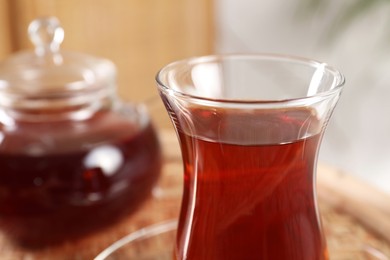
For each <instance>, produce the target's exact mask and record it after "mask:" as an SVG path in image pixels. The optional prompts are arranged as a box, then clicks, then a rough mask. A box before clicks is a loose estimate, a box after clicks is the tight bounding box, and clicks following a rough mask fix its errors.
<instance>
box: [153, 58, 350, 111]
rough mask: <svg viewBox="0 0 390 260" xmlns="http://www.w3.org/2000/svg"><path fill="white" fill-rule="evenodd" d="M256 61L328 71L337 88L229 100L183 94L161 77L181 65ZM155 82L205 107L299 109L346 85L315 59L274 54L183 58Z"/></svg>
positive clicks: (182, 97) (171, 94) (160, 72)
mask: <svg viewBox="0 0 390 260" xmlns="http://www.w3.org/2000/svg"><path fill="white" fill-rule="evenodd" d="M240 59H241V60H245V59H246V60H248V61H249V60H252V61H253V60H257V61H277V62H280V63H282V62H283V63H286V64H288V63H290V64H295V65H299V64H300V65H305V66H307V67H313V68H316V69H317V70H318V69H321V70H322V71H327V72H329V73H330V74H331V75H332V76H333V77H334V79H335V83H334V85H333V86H332V87H331V88H330V89H328V90H325V91H321V92H318V93H316V94H313V95H307V96H301V97H294V98H286V99H229V98H210V97H204V96H201V95H196V94H190V93H186V92H185V91H180V90H177V89H173V88H172V87H170V86H169V85H168V84H167V83H166V82H164V81H163V80H162V75H163V74H164V73H166V72H168V71H169V70H172V69H174V68H176V67H179V66H188V67H190V66H193V65H196V64H204V63H207V62H218V61H223V60H240ZM155 80H156V82H157V87H158V89H159V90H160V91H162V92H163V93H165V94H168V95H170V96H175V97H177V98H180V99H184V100H187V101H192V102H194V103H199V102H201V103H202V104H205V105H213V104H217V103H220V104H223V103H224V104H226V105H228V104H231V105H260V106H263V105H264V106H271V107H273V106H280V105H281V106H297V105H304V104H308V103H315V102H318V101H321V100H324V99H326V98H328V97H330V96H333V95H335V94H337V93H340V92H341V90H342V87H343V86H344V84H345V77H344V75H343V74H342V73H341V72H340V71H339V70H337V69H335V68H334V67H332V66H330V65H328V64H327V63H324V62H320V61H318V60H315V59H309V58H304V57H300V56H293V55H287V54H274V53H250V54H235V53H232V54H214V55H206V56H196V57H191V58H187V59H181V60H177V61H173V62H171V63H168V64H167V65H165V66H164V67H162V68H161V69H160V70H159V71H158V72H157V74H156V76H155Z"/></svg>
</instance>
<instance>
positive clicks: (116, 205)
mask: <svg viewBox="0 0 390 260" xmlns="http://www.w3.org/2000/svg"><path fill="white" fill-rule="evenodd" d="M3 131H4V129H3ZM0 167H1V171H0V227H1V229H2V230H4V231H5V232H6V233H7V235H9V237H12V238H13V239H14V240H16V241H17V242H18V243H21V244H23V245H25V246H43V245H48V244H52V243H56V242H60V241H63V240H69V239H71V238H74V237H77V236H80V235H83V234H85V233H88V232H91V231H95V230H98V229H101V228H102V227H105V226H107V225H109V224H112V223H114V222H115V221H117V220H119V219H121V218H122V217H124V216H126V215H127V214H128V213H131V212H132V211H134V210H135V209H136V208H137V207H138V206H139V205H140V203H141V202H142V201H143V200H145V198H146V197H147V196H148V194H149V193H150V190H151V188H152V185H153V184H154V183H155V182H156V180H157V178H158V176H159V172H160V167H161V157H160V150H159V144H158V140H157V137H156V134H155V131H154V129H153V127H152V126H151V125H150V124H148V125H146V126H145V127H141V126H139V125H135V124H134V123H131V121H126V120H123V119H122V118H121V117H119V116H117V115H115V114H113V113H99V114H97V115H95V116H94V117H93V118H91V119H89V120H85V121H81V122H78V123H75V122H69V121H54V122H51V123H45V124H42V123H34V122H20V123H19V130H18V131H15V132H10V133H8V134H7V138H5V139H4V140H2V146H1V149H0Z"/></svg>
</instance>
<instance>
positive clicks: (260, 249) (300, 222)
mask: <svg viewBox="0 0 390 260" xmlns="http://www.w3.org/2000/svg"><path fill="white" fill-rule="evenodd" d="M217 113H218V115H219V116H218V118H217V116H214V117H213V116H212V114H210V115H208V114H207V113H206V112H205V111H196V112H193V114H192V115H193V118H194V119H195V120H199V121H203V122H210V121H213V122H214V123H210V127H217V125H219V127H220V129H219V131H216V132H218V133H222V135H223V136H218V137H217V136H215V139H218V138H228V137H229V136H230V135H235V134H239V135H240V139H241V140H242V142H246V143H245V144H239V143H221V142H215V141H210V140H202V139H199V138H197V137H193V136H189V135H187V134H185V133H183V132H180V139H181V140H182V142H181V143H182V151H183V158H184V167H185V173H184V180H185V185H184V196H183V204H182V212H181V221H180V226H179V231H178V250H179V255H180V256H182V255H184V253H182V252H181V248H186V254H185V255H186V258H185V259H275V260H278V259H280V260H284V259H291V260H313V259H326V256H325V252H326V246H325V241H324V240H323V237H322V235H321V230H320V226H319V225H318V215H317V214H316V213H317V212H316V205H315V200H314V198H313V196H312V194H314V190H313V182H314V179H313V178H314V175H313V171H314V167H315V164H314V163H315V153H316V150H317V147H318V144H319V138H320V136H319V134H316V135H313V136H308V137H304V138H302V139H299V140H295V141H291V142H287V143H279V142H281V141H282V140H289V139H291V138H292V137H293V136H294V135H296V136H298V135H299V131H300V130H301V129H302V127H303V128H304V127H305V121H304V120H308V119H309V118H310V111H305V110H301V111H299V110H298V111H281V112H280V114H278V113H263V114H256V115H253V116H252V119H255V118H256V120H258V121H259V123H258V125H257V127H253V126H252V127H251V128H249V125H248V124H247V123H245V122H241V120H240V118H242V117H243V115H240V114H234V113H230V114H229V115H228V116H226V115H223V114H222V113H220V112H219V111H218V112H217ZM199 114H201V115H199ZM202 117H203V118H202ZM247 120H249V121H250V120H251V117H249V118H248V116H247ZM273 122H277V124H275V125H273ZM217 123H218V124H217ZM225 125H228V126H225ZM225 127H228V131H227V132H226V131H225V130H226V129H225ZM256 128H257V129H256ZM267 130H268V131H267ZM256 140H257V142H256ZM252 142H253V143H252ZM191 158H196V160H197V161H196V163H197V167H196V168H195V167H193V166H192V165H193V162H192V161H191V160H192V159H191ZM194 186H196V191H195V190H194V189H193V188H192V187H194ZM196 205H202V207H196ZM186 219H187V221H186ZM189 232H191V233H190V234H189Z"/></svg>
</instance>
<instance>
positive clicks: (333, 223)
mask: <svg viewBox="0 0 390 260" xmlns="http://www.w3.org/2000/svg"><path fill="white" fill-rule="evenodd" d="M161 141H162V143H163V149H164V160H165V163H164V168H163V173H162V176H161V179H160V181H159V183H158V185H157V186H156V187H155V189H154V190H153V192H152V194H151V197H150V199H149V200H148V201H147V202H146V203H145V204H144V205H143V206H142V207H141V208H140V209H139V210H138V211H137V212H136V213H135V214H134V215H132V216H131V217H129V218H128V219H125V220H123V221H122V222H121V223H119V224H117V225H115V226H113V227H110V228H107V229H105V230H103V231H101V232H99V233H96V234H93V235H90V236H88V237H85V238H83V239H79V240H77V241H68V242H66V243H64V244H62V245H59V246H56V247H48V248H43V249H40V250H35V251H34V250H27V249H24V248H19V247H17V246H15V245H13V244H12V243H11V242H9V241H8V240H7V239H6V237H4V235H2V234H1V233H0V259H12V260H14V259H29V260H33V259H39V260H41V259H43V260H45V259H59V260H61V259H93V258H94V257H95V256H96V255H97V254H98V253H99V252H101V251H102V250H103V249H104V248H106V247H107V246H109V245H110V244H112V243H113V242H115V241H116V240H118V239H120V238H122V237H124V236H125V235H127V234H129V233H130V232H133V231H135V230H137V229H140V228H142V227H145V226H148V225H151V224H154V223H157V222H161V221H164V220H168V219H173V218H176V217H177V216H178V212H179V208H180V197H181V192H182V163H181V157H180V150H179V146H178V143H177V139H176V136H175V134H174V133H173V132H172V131H162V132H161ZM317 189H318V196H319V206H320V210H321V214H322V219H323V226H324V230H325V233H326V236H327V241H328V245H329V247H330V248H331V249H337V248H340V247H341V248H362V249H367V248H375V249H377V250H380V251H382V252H383V254H385V255H386V256H389V257H390V203H389V202H390V196H389V195H387V194H384V193H381V192H379V191H378V190H376V189H375V188H372V187H369V186H367V184H366V183H364V182H361V181H359V180H357V179H355V178H354V177H352V176H350V175H348V174H346V173H344V172H342V171H339V170H336V169H333V168H330V167H327V166H324V165H319V169H318V185H317ZM369 250H371V249H369ZM366 251H367V250H366ZM363 252H364V250H363V251H362V253H359V254H360V255H355V256H350V255H349V256H348V255H346V256H341V257H338V258H337V259H340V260H341V259H342V260H356V259H378V258H369V257H368V256H367V257H366V256H364V253H363ZM374 253H375V252H374ZM379 259H380V258H379Z"/></svg>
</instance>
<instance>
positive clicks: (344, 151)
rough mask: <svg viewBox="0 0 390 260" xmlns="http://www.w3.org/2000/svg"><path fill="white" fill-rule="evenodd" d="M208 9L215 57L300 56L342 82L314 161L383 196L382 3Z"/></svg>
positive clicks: (388, 181) (386, 143)
mask: <svg viewBox="0 0 390 260" xmlns="http://www.w3.org/2000/svg"><path fill="white" fill-rule="evenodd" d="M316 3H317V4H319V5H318V6H315V5H313V6H312V7H310V4H316ZM216 5H217V6H216V8H215V10H216V12H217V15H216V23H217V28H216V34H217V35H216V36H217V37H216V50H217V52H219V53H227V52H229V53H231V52H271V53H285V54H291V55H298V56H304V57H308V58H312V59H316V60H320V61H323V62H326V63H329V64H330V65H332V66H334V67H336V68H337V69H339V70H340V71H341V72H342V73H343V74H344V75H345V77H346V80H347V82H346V85H345V88H344V92H343V94H342V97H341V99H340V101H339V104H338V106H337V108H336V109H335V111H334V114H333V117H332V119H331V121H330V123H329V126H328V128H327V131H326V134H325V136H324V140H323V143H322V148H321V153H320V159H319V160H320V162H323V163H327V164H329V165H332V166H335V167H338V168H341V169H343V170H345V171H346V172H348V173H351V174H354V175H356V176H358V177H359V178H362V179H364V180H367V181H368V182H370V183H372V184H373V185H375V186H377V187H379V188H380V189H382V190H384V191H386V192H389V193H390V116H389V112H390V73H389V72H388V70H390V1H381V0H345V1H338V0H289V1H283V0H240V1H236V0H217V4H216Z"/></svg>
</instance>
